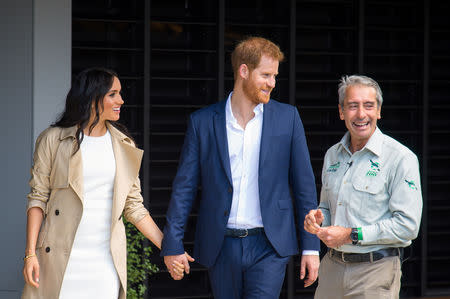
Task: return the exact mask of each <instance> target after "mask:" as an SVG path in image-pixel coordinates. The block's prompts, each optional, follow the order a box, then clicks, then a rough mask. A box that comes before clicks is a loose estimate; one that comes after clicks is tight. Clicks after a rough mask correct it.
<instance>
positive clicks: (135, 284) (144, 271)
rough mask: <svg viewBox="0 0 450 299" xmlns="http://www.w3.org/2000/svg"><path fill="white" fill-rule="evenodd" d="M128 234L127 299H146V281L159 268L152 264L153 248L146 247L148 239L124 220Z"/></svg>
mask: <svg viewBox="0 0 450 299" xmlns="http://www.w3.org/2000/svg"><path fill="white" fill-rule="evenodd" d="M124 223H125V230H126V234H127V275H128V282H127V285H128V286H127V299H142V298H144V294H145V290H146V289H147V287H146V286H145V279H146V278H147V276H148V275H152V274H153V273H156V272H158V271H159V269H158V267H157V266H156V265H154V264H152V263H151V262H150V255H151V253H152V248H151V247H150V246H148V247H144V246H143V243H144V240H146V238H145V237H144V235H143V234H142V233H141V232H140V231H138V230H137V229H136V227H135V226H134V225H133V224H131V223H129V222H128V221H126V220H124Z"/></svg>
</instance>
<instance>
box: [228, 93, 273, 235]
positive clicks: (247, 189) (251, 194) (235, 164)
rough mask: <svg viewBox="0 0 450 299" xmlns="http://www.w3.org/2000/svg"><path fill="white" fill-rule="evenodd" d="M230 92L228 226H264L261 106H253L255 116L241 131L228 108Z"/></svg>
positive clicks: (262, 108)
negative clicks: (230, 195) (260, 180)
mask: <svg viewBox="0 0 450 299" xmlns="http://www.w3.org/2000/svg"><path fill="white" fill-rule="evenodd" d="M231 95H232V93H230V95H229V97H228V100H227V103H226V106H225V107H226V108H225V110H226V113H225V114H226V116H225V117H226V127H227V139H228V154H229V157H230V167H231V178H232V180H233V201H232V203H231V211H230V216H229V218H228V225H227V227H229V228H254V227H263V222H262V218H261V207H260V205H259V204H260V201H259V187H258V170H259V149H260V145H261V131H262V122H263V111H264V106H263V104H259V105H257V106H256V107H255V108H254V109H253V112H254V113H255V116H254V117H253V118H252V119H251V120H250V121H249V122H248V123H247V125H246V127H245V130H244V129H243V128H242V127H241V126H240V125H239V124H238V122H237V120H236V118H235V117H234V115H233V111H232V110H231Z"/></svg>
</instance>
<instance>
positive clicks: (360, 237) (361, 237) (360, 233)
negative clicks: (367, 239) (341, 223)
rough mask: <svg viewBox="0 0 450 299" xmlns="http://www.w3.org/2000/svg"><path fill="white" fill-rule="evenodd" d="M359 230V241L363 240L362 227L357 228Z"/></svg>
mask: <svg viewBox="0 0 450 299" xmlns="http://www.w3.org/2000/svg"><path fill="white" fill-rule="evenodd" d="M356 229H357V230H358V241H362V240H363V235H362V229H361V228H360V227H358V228H356Z"/></svg>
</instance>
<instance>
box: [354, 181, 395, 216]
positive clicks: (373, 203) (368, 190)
mask: <svg viewBox="0 0 450 299" xmlns="http://www.w3.org/2000/svg"><path fill="white" fill-rule="evenodd" d="M353 189H354V200H355V202H354V203H355V204H353V203H352V206H353V207H355V208H356V209H357V210H358V212H359V214H361V215H366V216H365V217H367V218H370V215H372V213H371V211H376V213H377V214H378V213H379V212H380V211H382V210H385V209H388V208H389V206H388V204H389V202H388V201H389V195H388V194H387V189H386V180H385V178H384V177H383V176H382V175H378V176H376V177H372V176H364V177H359V178H356V179H354V180H353ZM352 198H353V196H352ZM367 220H368V221H370V220H371V219H367Z"/></svg>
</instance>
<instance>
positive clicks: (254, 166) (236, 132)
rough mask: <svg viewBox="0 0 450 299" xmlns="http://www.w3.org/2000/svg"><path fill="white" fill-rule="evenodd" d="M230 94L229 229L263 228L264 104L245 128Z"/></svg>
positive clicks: (306, 252)
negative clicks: (261, 162)
mask: <svg viewBox="0 0 450 299" xmlns="http://www.w3.org/2000/svg"><path fill="white" fill-rule="evenodd" d="M232 94H233V93H230V95H229V96H228V99H227V103H226V105H225V119H226V128H227V139H228V154H229V157H230V167H231V178H232V180H233V199H232V202H231V211H230V216H229V218H228V224H227V227H228V228H246V229H249V228H255V227H264V225H263V222H262V217H261V207H260V200H259V184H258V171H259V154H260V152H259V151H260V148H261V132H262V124H263V115H264V114H263V112H264V105H263V104H258V105H257V106H256V107H255V108H254V109H253V112H254V113H255V116H254V117H253V118H252V119H251V120H250V121H249V122H248V123H247V125H246V126H245V129H243V128H242V127H241V126H240V125H239V124H238V122H237V120H236V118H235V117H234V115H233V111H232V109H231V95H232ZM302 254H303V255H319V252H318V251H316V250H303V252H302Z"/></svg>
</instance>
